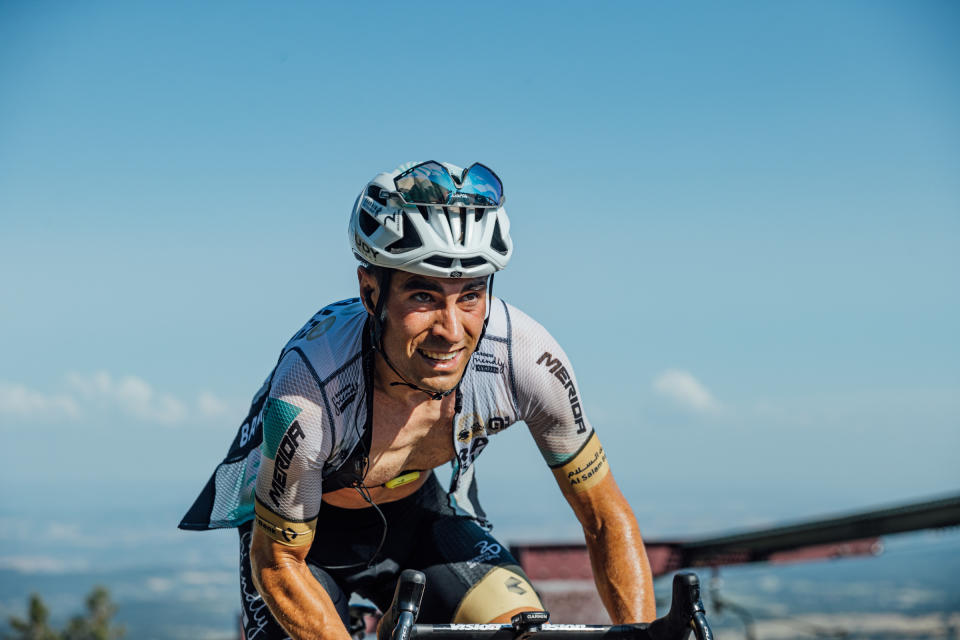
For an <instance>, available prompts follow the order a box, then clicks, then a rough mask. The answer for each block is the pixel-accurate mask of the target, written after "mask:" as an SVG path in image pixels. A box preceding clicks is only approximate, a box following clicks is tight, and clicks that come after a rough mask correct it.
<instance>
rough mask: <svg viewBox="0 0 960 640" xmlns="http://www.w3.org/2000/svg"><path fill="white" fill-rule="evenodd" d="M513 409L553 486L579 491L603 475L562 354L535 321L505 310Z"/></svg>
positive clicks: (597, 446) (590, 429) (599, 451)
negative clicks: (510, 350) (550, 473)
mask: <svg viewBox="0 0 960 640" xmlns="http://www.w3.org/2000/svg"><path fill="white" fill-rule="evenodd" d="M510 316H511V325H512V333H513V335H512V344H513V348H514V352H515V354H516V357H515V358H514V360H513V368H514V379H515V387H516V395H517V406H518V409H519V412H520V416H519V417H520V419H522V420H523V421H524V422H526V423H527V426H528V427H529V429H530V433H531V434H532V435H533V438H534V440H535V441H536V443H537V447H539V449H540V453H541V455H543V457H544V459H545V460H546V462H547V464H548V465H549V466H550V468H551V469H553V471H554V474H555V475H556V476H557V479H558V481H561V482H562V483H568V484H569V486H570V488H571V489H572V490H574V491H584V490H586V489H589V488H590V487H592V486H593V485H595V484H596V483H598V482H599V481H600V480H601V479H603V477H604V476H605V475H606V474H607V473H608V471H609V469H608V466H607V460H606V455H605V454H604V452H603V447H602V446H600V441H599V440H598V439H597V435H596V433H595V432H594V430H593V427H592V426H591V425H590V422H589V420H588V419H587V416H586V413H585V412H584V409H583V402H582V399H581V396H580V389H579V387H578V386H577V379H576V376H574V373H573V366H572V365H571V364H570V360H569V358H567V354H566V353H564V351H563V349H561V348H560V345H559V344H558V343H557V341H556V340H554V339H553V336H551V335H550V334H549V333H548V332H547V330H546V329H544V328H543V327H542V326H540V324H539V323H537V322H536V321H535V320H533V319H532V318H530V317H529V316H527V315H526V314H523V313H522V312H519V311H517V310H516V309H510Z"/></svg>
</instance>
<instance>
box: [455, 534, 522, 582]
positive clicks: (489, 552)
mask: <svg viewBox="0 0 960 640" xmlns="http://www.w3.org/2000/svg"><path fill="white" fill-rule="evenodd" d="M473 548H474V549H479V550H480V553H478V554H477V555H475V556H474V557H472V558H470V559H469V560H467V568H468V569H473V568H474V567H476V566H477V565H478V564H480V563H482V562H487V561H489V560H496V559H498V558H499V557H500V552H501V551H503V547H501V546H500V543H499V542H490V541H489V540H481V541H480V542H478V543H477V544H475V545H473ZM517 582H519V580H518V581H517Z"/></svg>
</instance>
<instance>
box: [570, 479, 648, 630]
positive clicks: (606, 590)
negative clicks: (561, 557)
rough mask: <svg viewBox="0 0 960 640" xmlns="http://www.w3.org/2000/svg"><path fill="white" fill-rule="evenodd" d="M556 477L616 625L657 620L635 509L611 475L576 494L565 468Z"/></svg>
mask: <svg viewBox="0 0 960 640" xmlns="http://www.w3.org/2000/svg"><path fill="white" fill-rule="evenodd" d="M554 475H555V476H557V482H558V484H559V485H560V488H561V490H562V491H563V494H564V497H566V499H567V502H568V503H569V504H570V506H571V507H572V508H573V511H574V513H575V514H576V516H577V519H578V520H579V521H580V525H581V526H582V527H583V534H584V538H585V539H586V543H587V550H588V551H589V553H590V564H591V566H592V568H593V576H594V580H595V581H596V583H597V590H598V591H599V593H600V599H601V600H603V605H604V607H606V609H607V613H608V614H609V615H610V619H611V620H613V622H614V624H624V623H628V622H650V621H652V620H653V619H654V618H656V617H657V611H656V603H655V601H654V597H653V577H652V573H651V571H650V563H649V562H648V561H647V554H646V551H645V550H644V547H643V540H642V539H641V537H640V529H639V527H638V526H637V520H636V518H635V517H634V515H633V510H632V509H631V508H630V505H629V504H627V501H626V499H625V498H624V497H623V494H622V493H620V488H619V487H618V486H617V483H616V482H615V481H614V479H613V475H612V474H610V473H607V474H606V476H605V477H604V478H603V479H602V480H600V481H599V482H598V483H596V484H595V485H593V486H592V487H590V488H589V489H587V490H585V491H579V492H577V491H574V490H573V489H571V485H570V483H569V481H568V479H567V474H566V473H564V472H563V471H562V470H561V469H555V470H554Z"/></svg>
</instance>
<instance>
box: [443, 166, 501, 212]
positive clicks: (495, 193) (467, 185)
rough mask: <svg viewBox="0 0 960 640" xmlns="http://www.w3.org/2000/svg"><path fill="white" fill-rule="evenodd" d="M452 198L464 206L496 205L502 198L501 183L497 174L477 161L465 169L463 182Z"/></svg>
mask: <svg viewBox="0 0 960 640" xmlns="http://www.w3.org/2000/svg"><path fill="white" fill-rule="evenodd" d="M453 199H454V200H455V201H456V204H462V205H465V206H477V207H496V206H499V204H500V202H501V200H502V199H503V183H501V182H500V178H498V177H497V174H495V173H494V172H493V171H491V170H490V169H488V168H486V167H485V166H483V165H482V164H479V163H477V164H474V165H472V166H471V167H470V168H469V169H467V173H466V175H465V176H464V177H463V184H462V185H461V186H460V189H459V191H458V192H457V193H455V194H454V196H453ZM451 204H453V203H451Z"/></svg>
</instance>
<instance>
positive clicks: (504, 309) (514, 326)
mask: <svg viewBox="0 0 960 640" xmlns="http://www.w3.org/2000/svg"><path fill="white" fill-rule="evenodd" d="M487 335H488V336H492V337H494V338H495V339H497V338H499V339H501V340H506V341H508V342H514V341H520V342H523V341H526V340H529V339H532V338H533V339H535V338H537V337H547V338H550V333H549V332H548V331H547V330H546V329H545V328H544V327H543V325H541V324H540V323H539V322H537V321H536V320H534V319H533V318H532V317H531V316H529V315H527V314H526V313H524V312H523V311H521V310H520V309H518V308H517V307H515V306H514V305H512V304H510V303H509V302H507V301H505V300H502V299H500V298H494V299H493V303H492V306H491V309H490V321H489V323H488V325H487ZM551 339H552V338H551Z"/></svg>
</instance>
